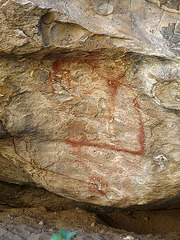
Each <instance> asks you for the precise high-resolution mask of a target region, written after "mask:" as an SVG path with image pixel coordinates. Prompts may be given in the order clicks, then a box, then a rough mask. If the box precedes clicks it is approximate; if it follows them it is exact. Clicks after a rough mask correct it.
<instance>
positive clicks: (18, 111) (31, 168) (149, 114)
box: [0, 0, 180, 207]
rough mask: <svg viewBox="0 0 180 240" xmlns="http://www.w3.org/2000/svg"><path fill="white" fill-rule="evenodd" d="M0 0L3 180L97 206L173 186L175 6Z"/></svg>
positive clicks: (178, 164) (178, 83) (177, 151)
mask: <svg viewBox="0 0 180 240" xmlns="http://www.w3.org/2000/svg"><path fill="white" fill-rule="evenodd" d="M162 2H164V1H143V0H133V1H126V0H124V1H115V0H114V1H107V2H106V1H99V0H96V1H95V0H92V1H90V0H89V1H81V0H74V1H68V2H67V1H56V0H54V1H52V0H44V1H42V0H29V1H25V0H14V1H12V0H8V1H6V0H1V1H0V24H1V30H0V31H1V35H0V53H1V62H0V98H1V105H0V106H1V108H0V152H1V156H0V162H1V166H0V169H1V171H0V180H2V181H6V182H10V183H18V184H30V185H36V186H41V187H44V188H45V189H47V190H49V191H51V192H53V193H56V194H58V195H61V196H65V197H67V198H71V199H74V200H78V201H84V202H90V203H96V204H99V205H104V206H116V207H129V206H133V205H143V204H150V203H153V202H158V201H159V202H162V203H163V202H166V201H168V200H170V199H173V198H179V197H180V195H179V194H180V181H179V177H180V112H179V110H180V61H179V59H180V15H179V13H180V11H179V8H178V7H177V6H179V5H178V2H179V1H178V0H177V1H174V5H173V4H172V5H168V4H169V3H168V1H165V2H164V5H162Z"/></svg>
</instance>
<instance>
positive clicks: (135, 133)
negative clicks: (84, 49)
mask: <svg viewBox="0 0 180 240" xmlns="http://www.w3.org/2000/svg"><path fill="white" fill-rule="evenodd" d="M115 58H116V59H115V60H114V59H112V58H111V57H110V56H108V55H107V56H106V55H103V54H102V53H101V52H100V53H99V52H98V53H90V54H89V53H88V54H86V55H84V56H83V57H82V56H75V57H73V58H72V57H66V58H63V57H59V58H57V59H56V60H55V61H54V63H53V67H52V71H51V74H50V79H49V80H48V82H47V85H48V86H49V87H50V92H51V94H53V97H55V98H56V101H57V104H58V105H60V106H63V110H61V113H62V114H61V119H62V118H63V125H65V126H66V129H65V130H64V132H63V136H62V135H61V136H59V137H60V138H61V140H60V142H61V145H60V146H59V148H61V150H59V151H60V152H58V155H57V156H56V157H55V159H54V158H53V159H52V160H51V161H52V162H53V163H52V166H51V167H48V169H49V170H52V171H55V172H61V173H63V174H65V175H68V176H69V177H70V178H73V179H77V180H78V181H84V182H85V183H87V186H88V189H89V190H90V192H94V194H95V195H100V196H104V197H105V198H107V199H108V201H109V202H110V201H111V200H110V198H111V196H112V195H113V194H114V195H119V194H121V196H122V197H123V198H124V197H125V196H126V195H127V196H128V194H129V193H128V190H127V191H126V190H125V187H124V186H125V185H126V186H127V189H128V186H129V187H130V188H132V187H131V185H132V183H131V180H130V178H129V172H131V177H132V176H133V175H134V176H136V174H137V171H138V168H140V166H141V158H142V155H143V153H144V151H145V133H144V128H143V122H142V119H141V109H140V105H139V103H138V100H137V97H136V93H135V92H134V90H133V89H132V87H131V84H130V81H129V80H128V77H127V72H128V67H127V65H126V64H125V60H123V58H121V57H119V56H116V57H115ZM56 118H57V116H56ZM61 119H60V120H59V122H61ZM58 128H59V129H61V128H63V126H61V123H59V126H58ZM55 138H56V140H57V137H55ZM62 144H63V147H62ZM62 148H63V150H62ZM47 149H48V148H46V151H48V150H47ZM64 149H65V150H64ZM64 151H65V152H64ZM47 154H48V153H47ZM38 158H40V157H38ZM35 159H36V157H35ZM39 161H40V160H38V162H39ZM40 164H42V163H40ZM127 165H128V167H127ZM62 169H63V170H62ZM127 172H128V173H127ZM121 176H122V177H121ZM123 189H124V190H123ZM112 191H113V192H114V193H113V194H112ZM123 191H125V192H124V193H123ZM108 192H109V193H110V194H108ZM108 195H109V197H108ZM132 197H133V198H134V197H135V195H134V196H132ZM118 198H119V196H118ZM107 199H106V200H107Z"/></svg>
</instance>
